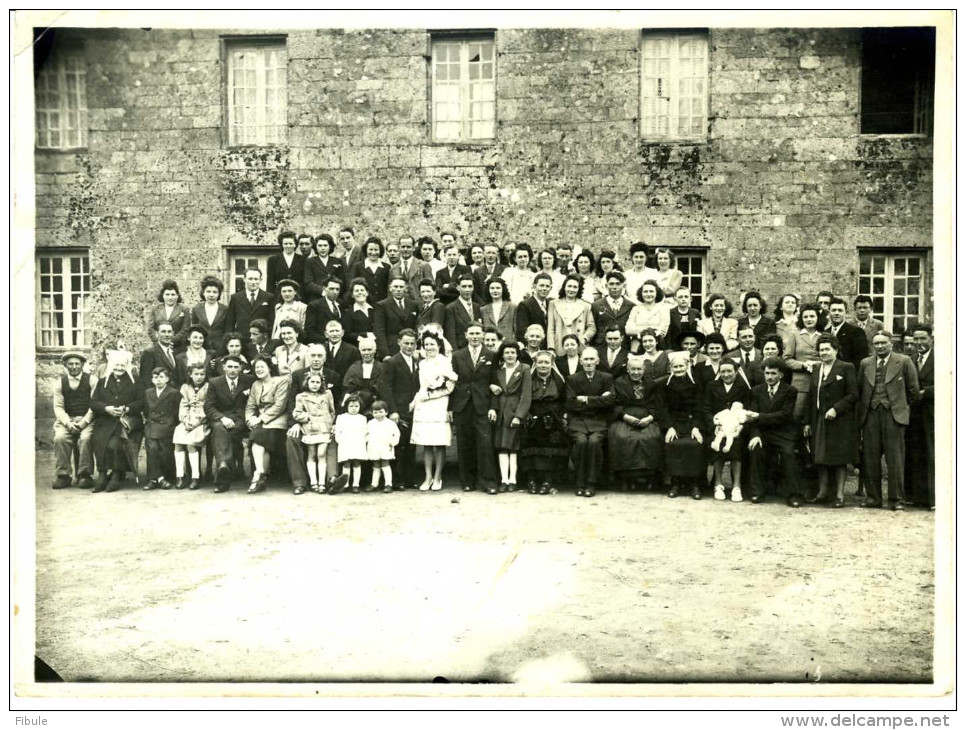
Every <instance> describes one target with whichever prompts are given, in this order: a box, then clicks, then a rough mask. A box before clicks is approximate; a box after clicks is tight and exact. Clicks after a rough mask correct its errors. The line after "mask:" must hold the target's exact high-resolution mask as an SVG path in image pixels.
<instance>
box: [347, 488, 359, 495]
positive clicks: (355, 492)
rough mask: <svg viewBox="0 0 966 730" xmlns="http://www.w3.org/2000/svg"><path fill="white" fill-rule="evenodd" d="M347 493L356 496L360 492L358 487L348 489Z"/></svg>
mask: <svg viewBox="0 0 966 730" xmlns="http://www.w3.org/2000/svg"><path fill="white" fill-rule="evenodd" d="M349 491H350V492H352V493H353V494H358V493H359V492H360V491H361V490H360V489H359V487H350V488H349Z"/></svg>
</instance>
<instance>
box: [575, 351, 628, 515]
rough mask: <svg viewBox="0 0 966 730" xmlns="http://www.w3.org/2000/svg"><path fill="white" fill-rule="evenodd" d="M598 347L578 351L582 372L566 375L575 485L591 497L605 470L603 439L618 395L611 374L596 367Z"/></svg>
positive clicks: (577, 492) (580, 495)
mask: <svg viewBox="0 0 966 730" xmlns="http://www.w3.org/2000/svg"><path fill="white" fill-rule="evenodd" d="M598 361H599V357H598V355H597V350H595V349H594V348H592V347H585V348H584V350H583V352H581V353H580V366H581V368H583V372H580V373H575V374H573V375H571V376H570V377H569V378H567V400H566V409H567V432H568V433H569V434H570V439H571V441H572V442H573V450H572V451H571V457H570V458H571V461H572V462H573V464H574V472H575V473H574V486H575V487H576V488H577V490H576V495H577V496H578V497H593V496H594V494H595V493H596V491H595V490H596V488H597V485H598V484H599V483H600V480H601V478H602V477H603V476H604V475H603V469H604V440H605V439H606V438H607V428H608V426H609V425H610V421H611V410H612V409H613V407H614V403H615V402H616V400H617V397H616V395H615V393H614V377H613V376H612V375H610V374H609V373H602V372H600V371H599V370H598V369H597V364H598Z"/></svg>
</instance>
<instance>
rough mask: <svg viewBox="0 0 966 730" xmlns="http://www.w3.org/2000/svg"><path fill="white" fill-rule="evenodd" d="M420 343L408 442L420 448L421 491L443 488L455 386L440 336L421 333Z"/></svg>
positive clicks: (450, 436)
mask: <svg viewBox="0 0 966 730" xmlns="http://www.w3.org/2000/svg"><path fill="white" fill-rule="evenodd" d="M421 344H422V349H423V351H424V352H425V357H424V358H423V359H422V360H420V362H419V392H418V393H416V397H415V399H414V403H415V405H414V407H413V430H412V437H411V443H413V444H415V445H418V446H422V447H423V466H424V467H425V469H426V479H425V481H423V483H422V484H421V485H420V487H419V489H420V490H421V491H423V492H425V491H427V490H430V489H432V490H433V491H438V490H440V489H442V488H443V462H444V461H445V460H446V447H447V446H449V445H450V443H451V441H452V432H451V430H450V425H449V419H448V413H447V411H448V410H449V395H450V393H452V392H453V388H454V387H455V386H456V373H454V372H453V366H452V365H451V363H450V361H449V359H448V358H446V357H444V356H443V355H442V354H440V353H441V349H442V346H443V342H442V338H441V337H439V336H438V335H436V334H435V333H434V332H424V333H423V337H422V343H421Z"/></svg>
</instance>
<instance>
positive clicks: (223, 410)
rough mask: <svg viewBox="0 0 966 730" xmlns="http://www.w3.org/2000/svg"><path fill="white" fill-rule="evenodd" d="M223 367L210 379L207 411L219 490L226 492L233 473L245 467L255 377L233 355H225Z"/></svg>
mask: <svg viewBox="0 0 966 730" xmlns="http://www.w3.org/2000/svg"><path fill="white" fill-rule="evenodd" d="M222 367H223V368H224V371H225V374H224V375H221V376H219V377H217V378H213V379H212V380H211V381H209V383H208V394H207V395H206V396H205V415H206V416H207V417H208V424H209V426H211V440H212V446H213V447H214V451H215V464H216V465H217V471H216V480H215V491H216V492H227V491H228V488H229V487H230V485H231V477H232V474H237V473H239V472H241V470H242V440H243V439H244V438H245V437H246V436H247V435H248V426H246V425H245V405H246V404H247V402H248V391H249V389H250V388H251V385H252V383H253V382H254V380H255V379H254V378H253V377H252V376H251V375H242V374H241V360H239V359H238V358H237V357H235V356H234V355H226V356H225V358H224V360H223V361H222Z"/></svg>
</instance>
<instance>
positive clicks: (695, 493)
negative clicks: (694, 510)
mask: <svg viewBox="0 0 966 730" xmlns="http://www.w3.org/2000/svg"><path fill="white" fill-rule="evenodd" d="M691 499H701V488H700V487H695V488H694V489H692V490H691Z"/></svg>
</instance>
